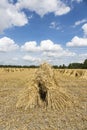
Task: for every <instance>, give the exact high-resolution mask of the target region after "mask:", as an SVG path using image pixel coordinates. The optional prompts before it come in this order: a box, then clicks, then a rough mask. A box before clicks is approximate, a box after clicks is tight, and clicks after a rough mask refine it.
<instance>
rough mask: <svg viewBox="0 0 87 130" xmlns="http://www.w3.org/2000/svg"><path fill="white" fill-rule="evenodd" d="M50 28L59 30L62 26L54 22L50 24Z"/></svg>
mask: <svg viewBox="0 0 87 130" xmlns="http://www.w3.org/2000/svg"><path fill="white" fill-rule="evenodd" d="M49 28H51V29H56V30H59V29H60V26H59V24H58V23H57V22H55V21H53V22H51V23H50V26H49Z"/></svg>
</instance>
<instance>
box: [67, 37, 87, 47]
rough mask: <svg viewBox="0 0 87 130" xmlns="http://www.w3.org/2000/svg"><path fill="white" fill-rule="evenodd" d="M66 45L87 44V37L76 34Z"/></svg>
mask: <svg viewBox="0 0 87 130" xmlns="http://www.w3.org/2000/svg"><path fill="white" fill-rule="evenodd" d="M66 46H71V47H76V46H77V47H78V46H87V38H80V37H78V36H75V37H74V38H73V39H72V40H71V41H70V42H67V43H66Z"/></svg>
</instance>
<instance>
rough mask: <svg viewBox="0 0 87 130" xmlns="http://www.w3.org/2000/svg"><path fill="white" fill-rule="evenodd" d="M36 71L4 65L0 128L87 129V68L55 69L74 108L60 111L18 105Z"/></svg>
mask: <svg viewBox="0 0 87 130" xmlns="http://www.w3.org/2000/svg"><path fill="white" fill-rule="evenodd" d="M36 70H37V69H31V68H29V69H28V68H0V130H87V70H67V69H62V70H59V69H55V70H54V73H55V75H56V81H57V84H58V85H59V86H60V88H59V89H60V90H61V91H62V92H64V93H66V94H67V95H68V96H69V97H70V99H71V100H72V104H73V105H72V106H71V107H69V108H65V109H63V110H58V111H57V110H55V111H54V110H51V109H49V110H46V109H43V108H36V109H27V110H24V109H23V108H17V107H16V104H17V101H18V95H19V93H20V91H21V90H23V89H24V88H26V87H28V86H29V85H30V82H31V80H32V78H33V77H34V75H35V73H36ZM54 94H55V93H54ZM60 105H61V106H62V103H61V104H60Z"/></svg>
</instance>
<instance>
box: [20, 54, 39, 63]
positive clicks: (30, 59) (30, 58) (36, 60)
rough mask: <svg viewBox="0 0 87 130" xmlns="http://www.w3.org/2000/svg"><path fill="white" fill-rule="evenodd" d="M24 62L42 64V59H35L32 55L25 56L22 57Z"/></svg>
mask: <svg viewBox="0 0 87 130" xmlns="http://www.w3.org/2000/svg"><path fill="white" fill-rule="evenodd" d="M22 59H23V60H25V61H28V62H32V63H34V64H35V63H37V62H41V59H40V58H39V57H34V56H30V55H25V56H23V57H22Z"/></svg>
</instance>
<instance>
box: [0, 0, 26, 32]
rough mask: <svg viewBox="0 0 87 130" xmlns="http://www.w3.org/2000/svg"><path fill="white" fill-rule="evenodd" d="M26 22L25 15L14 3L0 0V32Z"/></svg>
mask: <svg viewBox="0 0 87 130" xmlns="http://www.w3.org/2000/svg"><path fill="white" fill-rule="evenodd" d="M27 23H28V19H27V17H26V15H25V14H24V13H23V12H21V11H20V10H18V9H17V7H16V5H13V4H12V3H11V2H10V3H9V2H8V1H7V0H0V33H2V32H3V31H4V30H5V29H7V28H10V27H12V26H24V25H25V24H27Z"/></svg>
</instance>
